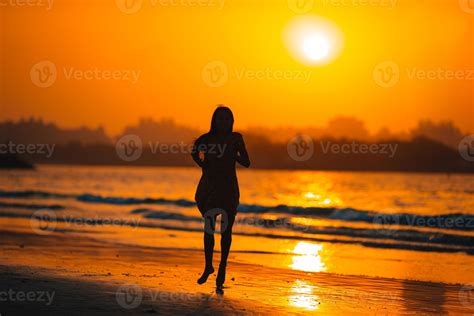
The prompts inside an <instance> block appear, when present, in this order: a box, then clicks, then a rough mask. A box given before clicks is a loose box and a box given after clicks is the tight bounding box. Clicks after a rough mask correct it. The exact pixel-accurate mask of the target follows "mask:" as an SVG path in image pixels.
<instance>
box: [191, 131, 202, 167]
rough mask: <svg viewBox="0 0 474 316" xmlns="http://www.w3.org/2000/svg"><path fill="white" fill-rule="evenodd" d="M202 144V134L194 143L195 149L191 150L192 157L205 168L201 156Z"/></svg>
mask: <svg viewBox="0 0 474 316" xmlns="http://www.w3.org/2000/svg"><path fill="white" fill-rule="evenodd" d="M201 144H202V136H201V137H199V138H198V139H196V141H195V142H194V144H193V149H192V151H191V157H192V158H193V160H194V162H195V163H196V164H197V165H198V166H199V167H201V168H204V161H203V160H202V159H201V157H200V156H199V145H201Z"/></svg>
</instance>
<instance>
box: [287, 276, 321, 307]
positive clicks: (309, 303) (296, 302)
mask: <svg viewBox="0 0 474 316" xmlns="http://www.w3.org/2000/svg"><path fill="white" fill-rule="evenodd" d="M314 288H315V286H314V285H311V283H309V282H307V281H303V280H296V281H295V282H294V284H293V286H292V287H291V289H290V291H291V293H293V294H292V295H290V296H289V297H288V303H289V305H290V306H293V307H298V308H304V309H306V310H311V311H313V310H317V309H319V297H318V296H317V295H315V294H314V293H313V289H314Z"/></svg>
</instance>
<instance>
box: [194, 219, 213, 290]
mask: <svg viewBox="0 0 474 316" xmlns="http://www.w3.org/2000/svg"><path fill="white" fill-rule="evenodd" d="M204 220H205V223H204V257H205V259H206V267H205V268H204V272H203V273H202V275H201V277H200V278H199V279H198V281H197V282H198V283H199V284H203V283H206V281H207V278H208V277H209V275H211V274H212V273H214V267H213V266H212V256H213V254H214V231H215V229H216V217H215V216H208V217H205V218H204Z"/></svg>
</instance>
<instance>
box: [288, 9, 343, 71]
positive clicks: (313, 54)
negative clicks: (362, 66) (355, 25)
mask: <svg viewBox="0 0 474 316" xmlns="http://www.w3.org/2000/svg"><path fill="white" fill-rule="evenodd" d="M284 39H285V43H286V45H287V47H288V49H289V51H290V52H291V54H292V55H293V57H295V58H296V59H297V60H298V61H300V62H302V63H304V64H307V65H311V66H314V65H323V64H327V63H329V62H330V61H332V60H333V59H335V58H336V57H338V56H339V54H340V52H341V50H342V42H343V36H342V33H341V32H340V30H339V28H338V27H337V26H336V25H335V24H334V23H332V22H331V21H329V20H327V19H324V18H321V17H317V16H304V17H298V18H295V19H294V20H292V21H291V22H290V23H289V24H288V26H287V28H286V29H285V31H284Z"/></svg>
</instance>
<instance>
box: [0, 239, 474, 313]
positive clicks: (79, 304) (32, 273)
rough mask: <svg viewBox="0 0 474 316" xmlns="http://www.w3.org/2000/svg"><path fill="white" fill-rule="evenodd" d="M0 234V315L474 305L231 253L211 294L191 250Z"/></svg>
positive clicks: (393, 283)
mask: <svg viewBox="0 0 474 316" xmlns="http://www.w3.org/2000/svg"><path fill="white" fill-rule="evenodd" d="M0 235H1V236H2V245H1V247H0V262H1V266H0V274H1V278H2V285H1V288H0V293H8V295H9V296H10V299H9V300H7V301H6V302H2V304H1V306H2V307H1V309H0V313H1V314H2V315H17V314H25V313H29V312H31V313H33V312H34V313H35V314H42V315H43V314H44V315H52V314H55V315H56V314H69V315H79V314H87V315H101V314H106V313H107V314H119V315H120V314H130V315H135V314H136V315H141V314H150V313H152V314H154V313H156V314H195V315H201V314H209V315H211V314H212V315H214V314H217V315H220V314H222V315H223V314H270V313H275V312H276V311H278V313H279V314H280V313H282V314H285V313H288V314H289V313H295V314H307V313H309V312H319V313H322V314H326V313H327V314H334V313H351V314H383V315H385V314H409V313H423V314H444V313H455V314H462V313H465V314H468V313H472V312H473V311H474V310H473V307H474V306H473V305H472V301H471V302H469V301H468V300H466V301H463V299H464V298H465V297H464V296H463V295H464V294H465V291H464V290H465V289H463V287H462V286H461V285H447V284H442V283H432V282H417V281H406V280H405V281H402V280H396V279H388V278H372V277H360V276H343V275H336V274H330V273H307V272H301V271H291V270H283V269H276V268H267V267H264V266H258V265H251V264H242V263H236V262H235V261H234V260H233V258H232V257H231V258H230V263H229V273H228V281H227V282H226V286H225V288H224V294H223V295H218V294H216V293H215V288H214V280H215V276H211V277H210V279H209V280H208V283H206V284H204V285H202V286H199V285H197V284H196V279H197V278H198V276H199V274H200V270H201V268H202V258H201V253H199V252H198V251H194V250H177V249H163V248H151V247H131V246H126V245H120V244H112V243H106V242H99V241H95V240H92V239H89V238H84V237H80V236H77V235H76V236H75V235H71V234H64V233H63V234H61V233H59V234H54V235H47V236H46V235H45V236H40V235H37V234H28V233H20V232H12V231H7V230H4V231H1V232H0ZM233 257H235V255H234V256H233ZM18 293H25V294H24V295H25V296H24V297H23V296H22V295H18ZM31 293H36V294H31ZM41 293H43V294H41ZM40 294H41V295H40ZM3 295H7V294H3ZM28 295H30V296H31V297H30V296H28ZM33 296H34V298H33ZM40 296H41V297H40ZM28 297H30V299H27V298H28ZM466 297H467V296H466Z"/></svg>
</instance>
